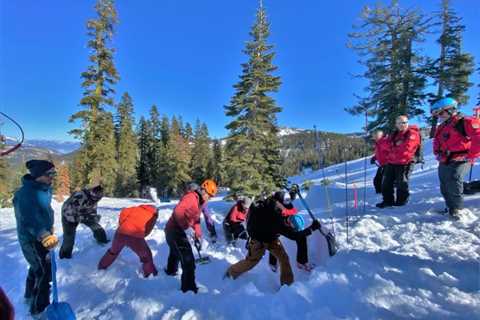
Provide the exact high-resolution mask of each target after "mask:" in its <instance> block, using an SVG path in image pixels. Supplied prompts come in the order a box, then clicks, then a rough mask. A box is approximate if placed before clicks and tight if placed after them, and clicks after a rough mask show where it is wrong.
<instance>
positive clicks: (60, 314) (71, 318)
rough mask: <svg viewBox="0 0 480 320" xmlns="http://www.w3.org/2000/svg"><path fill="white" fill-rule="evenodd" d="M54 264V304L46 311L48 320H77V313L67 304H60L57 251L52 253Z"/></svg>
mask: <svg viewBox="0 0 480 320" xmlns="http://www.w3.org/2000/svg"><path fill="white" fill-rule="evenodd" d="M50 257H51V261H52V262H51V264H52V292H53V302H52V304H50V305H49V306H48V307H47V310H45V314H46V317H47V320H75V319H76V317H75V313H73V310H72V307H71V306H70V305H69V304H68V303H66V302H58V290H57V263H56V261H55V251H54V250H52V251H50Z"/></svg>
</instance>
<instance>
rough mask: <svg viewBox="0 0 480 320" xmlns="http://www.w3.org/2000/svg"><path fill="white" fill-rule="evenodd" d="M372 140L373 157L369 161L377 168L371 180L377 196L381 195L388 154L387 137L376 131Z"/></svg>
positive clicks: (380, 131)
mask: <svg viewBox="0 0 480 320" xmlns="http://www.w3.org/2000/svg"><path fill="white" fill-rule="evenodd" d="M373 140H374V141H375V155H374V156H373V157H372V158H371V159H370V163H371V164H376V165H377V166H378V168H377V173H376V174H375V178H374V179H373V185H374V187H375V192H376V193H377V194H381V193H382V180H383V172H384V171H385V165H386V164H387V157H388V153H389V152H390V148H389V143H388V137H387V136H385V135H384V134H383V131H382V130H376V131H375V132H374V133H373Z"/></svg>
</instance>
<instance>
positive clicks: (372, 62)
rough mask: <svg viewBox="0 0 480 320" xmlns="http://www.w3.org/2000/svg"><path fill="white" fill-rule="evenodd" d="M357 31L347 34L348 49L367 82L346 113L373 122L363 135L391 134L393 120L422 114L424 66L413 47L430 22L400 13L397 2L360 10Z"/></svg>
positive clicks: (417, 15) (412, 12)
mask: <svg viewBox="0 0 480 320" xmlns="http://www.w3.org/2000/svg"><path fill="white" fill-rule="evenodd" d="M361 18H362V23H361V24H360V26H358V27H356V28H357V29H358V30H359V31H358V32H354V33H351V34H349V37H350V38H351V41H350V43H349V46H350V47H351V48H353V49H354V50H355V51H357V52H358V53H359V55H360V56H361V57H362V61H361V63H362V64H364V65H365V66H366V68H367V70H366V71H365V73H364V74H363V75H362V77H363V78H365V79H367V80H368V81H369V85H368V86H367V87H366V88H365V91H366V92H367V96H366V97H359V101H358V104H357V105H355V106H353V107H351V108H347V111H348V112H350V113H351V114H353V115H358V114H361V115H364V114H365V112H368V115H369V116H371V117H373V118H374V119H373V121H371V122H370V123H369V126H368V128H367V129H368V130H374V129H377V128H382V129H386V130H391V129H393V128H394V127H395V119H396V118H397V116H399V115H408V116H410V117H414V116H419V115H422V114H423V113H424V111H423V109H422V107H423V104H424V99H425V97H426V94H425V92H424V90H425V87H426V78H427V77H426V64H425V58H424V57H422V56H420V55H419V53H418V50H417V48H416V46H415V45H416V44H417V43H419V42H422V41H423V40H424V39H423V37H424V35H425V34H426V32H428V31H429V29H430V28H431V22H430V19H428V18H426V17H425V16H424V15H423V14H421V13H420V12H418V11H416V10H410V9H408V10H403V9H401V8H400V6H399V4H398V1H396V0H393V1H392V2H391V4H390V5H389V6H383V5H381V4H377V5H376V6H375V7H374V8H370V7H365V8H364V9H363V12H362V16H361Z"/></svg>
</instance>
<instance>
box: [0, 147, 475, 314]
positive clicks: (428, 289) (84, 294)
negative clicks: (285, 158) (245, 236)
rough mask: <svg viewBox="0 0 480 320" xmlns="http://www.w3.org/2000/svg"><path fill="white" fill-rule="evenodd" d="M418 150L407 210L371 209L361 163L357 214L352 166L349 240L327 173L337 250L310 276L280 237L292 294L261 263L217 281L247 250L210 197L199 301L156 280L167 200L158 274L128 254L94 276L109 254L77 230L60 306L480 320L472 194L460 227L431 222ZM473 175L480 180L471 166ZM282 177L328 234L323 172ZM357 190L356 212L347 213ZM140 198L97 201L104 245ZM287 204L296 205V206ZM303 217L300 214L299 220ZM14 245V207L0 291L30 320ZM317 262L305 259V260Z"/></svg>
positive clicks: (6, 226)
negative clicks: (211, 237) (215, 239)
mask: <svg viewBox="0 0 480 320" xmlns="http://www.w3.org/2000/svg"><path fill="white" fill-rule="evenodd" d="M425 153H426V157H425V158H426V164H425V165H424V167H423V169H421V168H420V166H417V168H416V169H415V172H414V173H413V176H412V179H411V191H412V196H411V201H410V204H409V205H407V206H406V207H403V208H394V209H386V210H383V211H381V210H378V209H376V208H375V206H374V205H375V203H376V202H378V201H379V200H380V197H379V196H377V195H375V194H374V191H373V189H372V183H371V180H372V178H373V175H374V174H375V170H376V168H375V167H374V166H371V165H370V164H368V172H367V174H368V179H367V186H366V187H367V198H366V200H367V201H366V213H365V215H363V202H362V200H363V165H364V161H363V159H359V160H355V161H352V162H349V164H348V167H349V177H348V180H349V184H348V186H347V187H348V189H347V191H348V195H349V199H350V200H351V201H350V203H349V206H350V208H349V214H350V219H349V228H348V240H349V242H348V243H347V228H346V223H345V181H344V176H343V172H344V171H343V170H344V167H343V164H339V165H335V166H332V167H329V168H326V170H325V173H326V177H327V178H328V179H329V180H331V181H333V183H332V185H330V186H329V189H328V192H329V194H330V197H331V204H332V210H331V211H332V216H333V220H334V222H335V231H336V234H337V240H338V241H339V243H340V245H341V250H340V251H339V253H338V254H337V255H336V256H335V257H333V258H331V259H327V260H324V261H323V263H321V264H320V265H318V266H317V268H316V269H315V270H314V271H313V272H312V273H311V274H307V273H304V272H302V271H299V270H298V269H297V268H296V266H295V246H294V245H293V244H292V242H291V241H288V240H283V243H284V244H285V246H286V247H287V250H288V252H289V255H290V261H291V264H292V268H293V269H294V272H295V280H296V281H295V283H294V284H293V285H292V286H290V287H281V288H279V275H278V274H275V273H273V272H271V271H270V269H269V268H268V265H267V261H266V260H267V257H264V259H263V260H262V262H261V263H260V264H259V265H258V266H257V267H256V268H254V269H253V270H251V271H250V272H249V273H247V274H245V275H243V276H242V277H240V278H239V279H237V280H235V281H232V280H223V279H222V276H223V274H224V272H225V270H226V268H227V267H228V266H229V265H230V264H231V263H234V262H236V261H238V260H239V259H241V258H242V257H243V256H244V255H245V253H246V250H245V249H244V245H245V242H239V244H238V245H237V247H235V248H233V247H226V246H225V244H224V242H223V230H222V227H221V222H222V220H223V216H224V214H225V213H226V211H227V210H228V209H229V207H230V206H231V203H228V202H224V201H222V200H221V199H220V198H216V199H214V201H212V203H211V204H210V208H211V209H212V211H213V212H214V215H213V218H214V220H215V222H216V223H217V226H216V227H217V232H218V233H219V240H220V241H219V244H216V245H209V244H208V239H206V240H204V243H203V245H204V247H206V249H205V254H206V255H208V256H210V257H211V258H212V260H213V262H212V263H211V264H209V265H200V266H197V271H196V272H197V273H196V274H197V282H198V284H199V286H200V287H201V293H199V294H198V295H194V294H192V293H188V294H182V293H181V292H180V291H179V286H180V282H179V281H180V280H179V277H178V276H177V277H176V278H172V277H167V276H166V275H165V274H164V273H163V272H162V268H163V267H164V265H165V264H166V259H167V255H168V247H167V245H166V242H165V236H164V232H163V228H164V225H165V223H166V221H167V219H168V218H169V216H170V213H171V211H172V208H173V207H174V206H175V203H174V202H172V203H163V204H162V205H161V209H160V214H159V219H158V222H157V227H156V229H155V230H154V231H153V232H152V234H151V235H150V236H149V237H148V238H147V241H148V243H149V245H150V247H151V249H152V251H153V255H154V261H155V264H156V266H157V268H158V269H159V275H158V276H157V277H155V278H149V279H144V278H143V277H142V276H141V273H140V271H139V269H140V263H139V261H138V258H137V257H136V256H135V255H134V254H133V253H132V252H130V251H129V249H124V251H123V252H122V254H121V255H120V257H119V259H118V260H117V261H116V262H115V263H114V264H113V265H112V266H111V267H110V268H109V269H108V270H106V271H98V270H96V266H97V263H98V261H99V259H100V257H101V256H102V255H103V254H104V253H105V251H106V250H107V249H108V246H103V247H102V246H99V245H97V244H96V243H95V241H94V240H93V237H92V236H91V233H90V230H89V229H87V228H85V227H83V226H80V227H79V228H78V230H77V239H76V245H75V251H74V257H73V259H72V260H60V261H59V263H58V264H59V272H58V282H59V290H60V300H61V301H67V302H69V303H70V304H71V305H72V307H73V308H74V310H75V312H76V314H77V318H78V319H101V320H107V319H135V320H137V319H138V320H143V319H182V320H187V319H312V320H313V319H469V320H470V319H480V275H479V274H480V266H479V261H480V223H479V222H480V220H479V218H480V195H476V196H468V197H466V206H467V207H468V208H469V209H470V210H471V214H468V215H467V216H466V217H464V218H463V219H462V220H461V221H458V222H456V221H452V220H449V219H448V218H446V217H445V216H442V215H440V214H438V213H435V210H438V209H442V208H443V206H444V205H443V201H442V197H441V196H440V191H439V185H438V178H437V172H436V168H437V164H436V162H435V160H434V158H433V156H432V155H431V143H427V144H426V147H425ZM474 177H477V178H478V177H480V170H479V168H478V166H477V167H476V168H475V172H474ZM291 180H292V181H294V182H299V183H300V182H303V181H305V180H311V181H313V182H314V185H313V186H312V187H311V189H310V191H309V192H308V193H306V199H307V202H308V203H309V204H310V205H311V207H312V209H313V211H314V212H315V213H316V214H317V215H318V216H319V217H321V220H322V222H323V223H324V225H325V226H328V227H330V226H331V219H330V218H329V214H328V211H329V210H327V209H328V208H327V206H326V205H325V202H326V201H325V199H326V198H325V189H324V187H323V186H321V185H320V181H321V180H322V172H311V173H309V174H307V175H304V176H298V177H292V179H291ZM355 189H356V190H357V192H358V196H359V199H360V203H359V208H358V209H354V208H351V207H353V193H354V191H355ZM144 201H145V200H141V199H111V198H106V199H103V200H102V201H101V202H100V204H99V210H100V213H101V214H102V216H103V217H102V221H101V224H102V225H103V226H105V228H106V230H107V233H108V236H109V237H110V238H111V237H112V236H113V234H114V231H115V229H116V227H117V218H118V214H119V212H120V210H121V208H123V207H126V206H131V205H137V204H141V203H146V202H144ZM296 205H297V207H299V208H301V204H300V203H297V204H296ZM54 208H55V212H56V223H55V227H56V230H57V233H58V234H59V235H61V222H60V208H61V204H59V203H54ZM302 214H304V215H305V217H308V215H307V213H306V211H303V212H302ZM202 224H203V222H202ZM203 226H204V224H203ZM16 238H17V236H16V231H15V219H14V216H13V209H0V259H1V263H0V286H2V287H3V288H4V290H5V291H6V292H7V295H8V296H9V297H10V298H11V300H12V302H13V303H14V305H15V307H16V312H17V318H18V319H29V316H28V312H27V311H28V309H27V306H26V305H25V304H24V301H23V290H24V280H25V276H26V271H27V267H26V266H27V265H26V262H25V260H24V258H23V256H22V253H21V251H20V247H19V245H18V242H17V240H16ZM313 238H314V237H312V239H313ZM312 239H310V240H309V242H310V243H311V244H312V243H313V242H314V241H315V240H312ZM310 250H313V248H310ZM317 256H319V255H315V253H314V254H312V259H314V258H315V259H318V257H317Z"/></svg>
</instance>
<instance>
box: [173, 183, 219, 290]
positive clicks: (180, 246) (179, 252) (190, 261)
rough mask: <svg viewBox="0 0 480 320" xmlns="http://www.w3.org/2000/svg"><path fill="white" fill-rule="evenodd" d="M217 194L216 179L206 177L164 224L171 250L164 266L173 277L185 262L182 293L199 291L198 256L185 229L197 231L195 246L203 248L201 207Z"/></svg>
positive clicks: (189, 192)
mask: <svg viewBox="0 0 480 320" xmlns="http://www.w3.org/2000/svg"><path fill="white" fill-rule="evenodd" d="M216 193H217V184H216V183H215V181H213V180H210V179H207V180H205V181H204V182H203V183H202V185H201V186H200V189H197V190H192V191H188V192H187V193H186V194H185V195H184V196H183V197H182V199H181V200H180V202H179V203H178V205H177V206H176V207H175V209H173V213H172V216H171V217H170V219H169V220H168V222H167V225H166V226H165V236H166V239H167V244H168V247H169V248H170V253H169V255H168V264H167V267H166V268H165V273H166V274H167V275H170V276H173V275H176V274H177V272H178V264H179V263H181V265H182V280H181V282H182V283H181V290H182V292H187V291H193V292H194V293H197V292H198V287H197V284H196V282H195V258H194V256H193V252H192V246H191V245H190V242H189V241H188V238H187V234H186V233H185V230H187V229H189V228H192V229H193V230H194V232H195V245H196V246H197V247H198V248H199V249H200V250H201V238H202V229H201V227H200V215H201V212H202V207H203V206H204V205H205V204H206V203H207V202H208V200H209V199H210V198H211V197H214V196H215V194H216Z"/></svg>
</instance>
